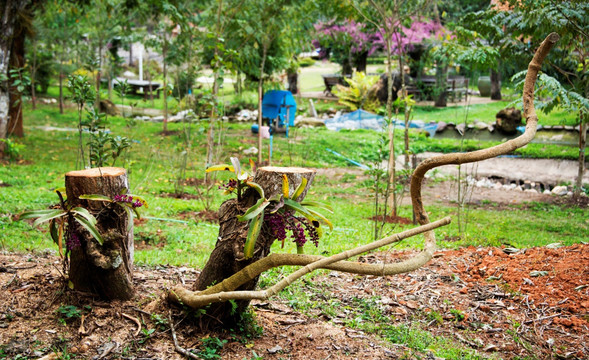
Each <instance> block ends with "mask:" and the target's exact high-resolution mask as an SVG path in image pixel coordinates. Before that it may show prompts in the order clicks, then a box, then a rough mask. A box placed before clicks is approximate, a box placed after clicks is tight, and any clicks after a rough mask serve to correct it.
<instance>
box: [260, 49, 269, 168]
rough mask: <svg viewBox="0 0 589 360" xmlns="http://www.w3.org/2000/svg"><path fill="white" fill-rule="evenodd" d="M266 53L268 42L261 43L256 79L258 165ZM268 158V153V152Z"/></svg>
mask: <svg viewBox="0 0 589 360" xmlns="http://www.w3.org/2000/svg"><path fill="white" fill-rule="evenodd" d="M267 53H268V43H266V42H265V43H264V44H263V48H262V63H261V64H260V78H259V79H258V166H260V165H261V164H262V97H263V96H264V88H263V85H264V66H265V65H266V54H267ZM268 160H270V153H268Z"/></svg>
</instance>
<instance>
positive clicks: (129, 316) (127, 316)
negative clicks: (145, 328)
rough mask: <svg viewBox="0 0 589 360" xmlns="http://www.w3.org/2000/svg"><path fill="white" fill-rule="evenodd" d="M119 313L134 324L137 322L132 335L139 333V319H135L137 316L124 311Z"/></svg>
mask: <svg viewBox="0 0 589 360" xmlns="http://www.w3.org/2000/svg"><path fill="white" fill-rule="evenodd" d="M121 315H122V316H123V317H124V318H127V319H129V320H131V321H133V322H134V323H135V324H137V331H135V334H133V336H137V335H139V332H140V331H141V321H139V319H137V318H135V317H133V316H131V315H127V314H125V313H121Z"/></svg>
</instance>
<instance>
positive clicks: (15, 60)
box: [8, 23, 26, 137]
mask: <svg viewBox="0 0 589 360" xmlns="http://www.w3.org/2000/svg"><path fill="white" fill-rule="evenodd" d="M25 37H26V30H25V29H24V28H23V26H22V24H20V23H17V24H16V26H15V32H14V35H13V37H12V49H11V51H10V62H9V66H10V69H13V70H17V69H21V68H23V67H24V66H25ZM14 80H16V79H12V80H11V82H14ZM22 109H23V106H22V93H21V92H20V91H18V89H17V88H16V86H14V85H13V84H10V109H9V114H8V119H9V121H8V136H17V137H23V136H25V132H24V129H23V123H22Z"/></svg>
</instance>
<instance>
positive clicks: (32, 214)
mask: <svg viewBox="0 0 589 360" xmlns="http://www.w3.org/2000/svg"><path fill="white" fill-rule="evenodd" d="M55 211H62V212H63V210H58V209H46V210H32V211H25V212H24V213H22V214H20V216H19V217H18V218H19V220H24V219H34V218H38V217H41V216H45V215H47V214H51V213H53V212H55Z"/></svg>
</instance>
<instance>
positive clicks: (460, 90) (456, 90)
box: [446, 76, 468, 102]
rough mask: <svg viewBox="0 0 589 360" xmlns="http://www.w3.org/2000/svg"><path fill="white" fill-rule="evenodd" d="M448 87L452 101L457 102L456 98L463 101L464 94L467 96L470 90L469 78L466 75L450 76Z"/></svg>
mask: <svg viewBox="0 0 589 360" xmlns="http://www.w3.org/2000/svg"><path fill="white" fill-rule="evenodd" d="M446 89H447V91H448V96H449V97H450V99H451V101H452V102H456V99H458V101H462V96H464V97H465V98H466V94H467V92H468V79H467V78H465V77H464V76H453V77H449V78H448V82H447V87H446Z"/></svg>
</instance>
